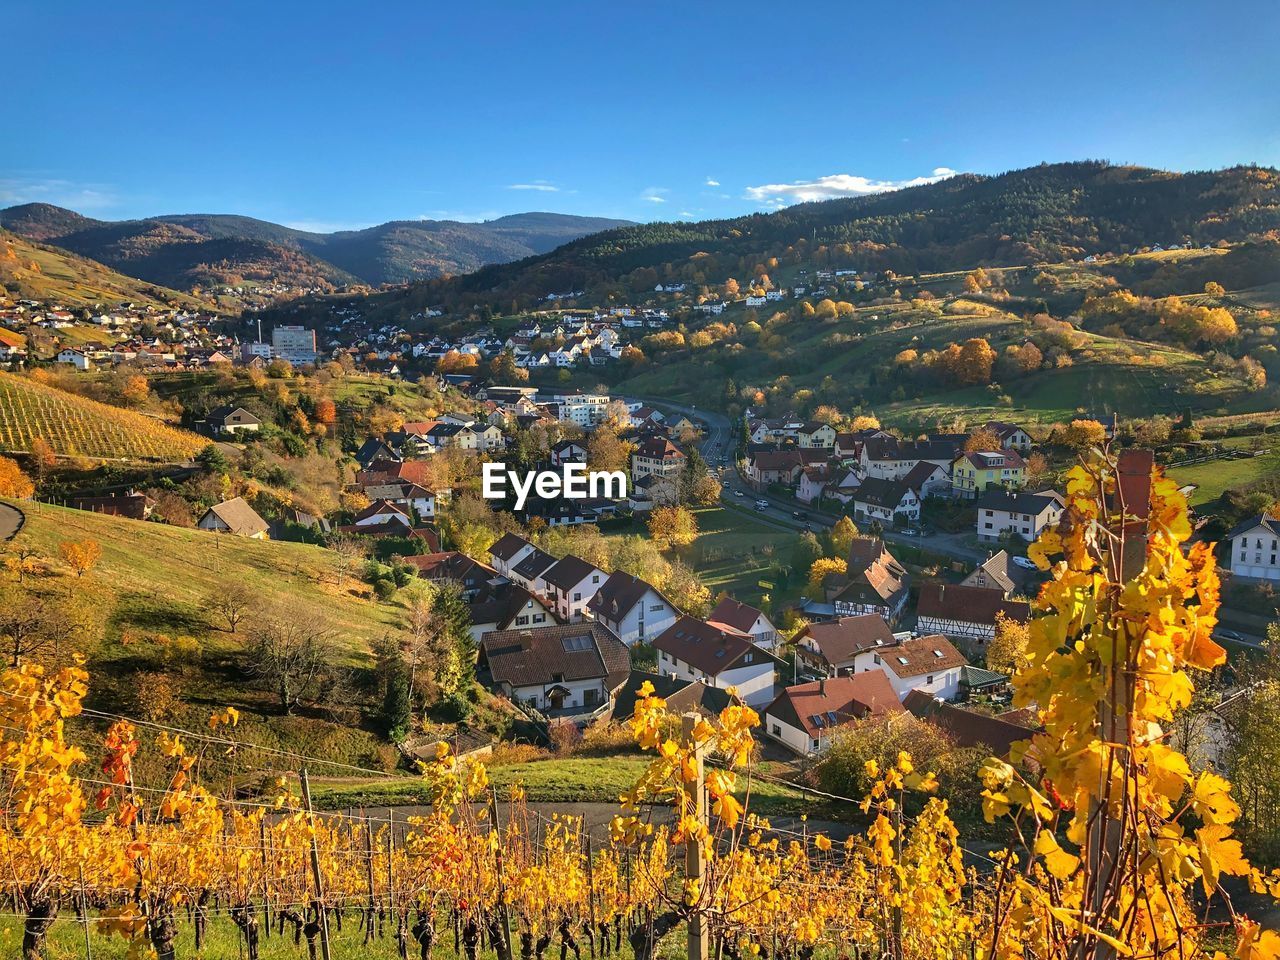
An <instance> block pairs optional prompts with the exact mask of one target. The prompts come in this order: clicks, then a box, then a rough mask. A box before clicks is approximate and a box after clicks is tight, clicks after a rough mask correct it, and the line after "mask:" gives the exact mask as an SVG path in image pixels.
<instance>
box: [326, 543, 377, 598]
mask: <svg viewBox="0 0 1280 960" xmlns="http://www.w3.org/2000/svg"><path fill="white" fill-rule="evenodd" d="M329 549H330V550H332V551H333V552H334V554H335V555H336V556H337V558H338V563H337V567H338V586H342V582H343V580H345V579H346V578H347V577H349V576H351V571H352V570H354V569H355V567H356V566H357V565H358V564H360V563H363V562H364V561H365V560H367V559H369V543H368V541H367V540H365V539H364V537H356V536H351V535H349V534H339V535H338V536H336V537H334V538H333V539H332V540H330V541H329Z"/></svg>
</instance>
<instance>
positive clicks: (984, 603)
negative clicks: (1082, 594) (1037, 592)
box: [916, 583, 1031, 643]
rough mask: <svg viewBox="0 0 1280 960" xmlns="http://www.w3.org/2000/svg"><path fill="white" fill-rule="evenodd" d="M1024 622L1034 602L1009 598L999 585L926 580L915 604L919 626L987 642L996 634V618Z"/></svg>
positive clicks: (966, 638) (917, 626)
mask: <svg viewBox="0 0 1280 960" xmlns="http://www.w3.org/2000/svg"><path fill="white" fill-rule="evenodd" d="M1000 616H1004V617H1005V618H1006V619H1009V620H1014V621H1017V622H1018V623H1025V622H1026V621H1027V620H1028V619H1030V617H1031V605H1030V604H1029V603H1026V602H1025V601H1022V600H1006V599H1005V595H1004V591H1003V590H1002V589H1000V588H999V587H969V586H963V585H961V584H958V583H925V584H921V586H920V600H919V602H918V603H917V604H916V618H917V619H916V629H917V630H920V631H921V632H924V631H930V632H936V633H941V634H944V635H945V636H948V637H955V638H957V639H965V640H976V641H977V642H978V643H985V642H986V641H987V640H990V639H991V638H992V637H994V636H995V635H996V619H997V618H998V617H1000Z"/></svg>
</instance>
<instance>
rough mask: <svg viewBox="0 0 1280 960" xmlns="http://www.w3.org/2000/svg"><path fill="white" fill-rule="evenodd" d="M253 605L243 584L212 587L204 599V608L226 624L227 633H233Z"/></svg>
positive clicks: (251, 595) (248, 591)
mask: <svg viewBox="0 0 1280 960" xmlns="http://www.w3.org/2000/svg"><path fill="white" fill-rule="evenodd" d="M253 603H254V596H253V594H252V593H251V592H250V590H249V588H248V587H246V586H245V585H244V584H243V583H229V584H226V585H225V586H224V585H219V586H216V587H214V588H213V589H212V590H211V591H209V595H208V596H207V597H205V600H204V605H205V608H206V609H207V610H208V611H209V613H211V614H212V615H213V616H215V617H217V618H218V619H219V620H220V621H222V622H224V623H226V625H227V632H228V633H235V632H236V628H237V627H239V626H240V624H241V622H243V620H244V618H245V617H247V616H248V615H249V610H250V609H251V608H252V606H253Z"/></svg>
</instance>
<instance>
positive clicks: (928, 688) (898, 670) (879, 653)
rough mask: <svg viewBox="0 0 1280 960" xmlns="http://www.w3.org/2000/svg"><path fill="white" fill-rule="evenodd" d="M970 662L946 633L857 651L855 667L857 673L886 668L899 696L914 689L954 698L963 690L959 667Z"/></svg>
mask: <svg viewBox="0 0 1280 960" xmlns="http://www.w3.org/2000/svg"><path fill="white" fill-rule="evenodd" d="M921 629H923V627H922V628H921ZM968 662H969V661H967V660H966V659H965V658H964V654H962V653H961V652H960V651H959V650H957V649H956V648H955V647H954V646H952V644H951V641H950V640H948V639H947V638H946V637H944V636H942V635H940V634H930V635H925V636H919V637H907V638H904V639H901V640H898V641H896V642H895V643H894V644H893V645H892V646H888V647H879V648H876V649H874V650H867V651H864V652H862V653H860V654H858V656H857V658H856V660H855V666H854V670H855V672H856V673H863V672H865V671H868V670H872V671H874V670H882V671H884V673H885V675H886V676H887V677H888V678H889V686H891V687H892V688H893V691H894V693H896V694H897V695H898V699H899V700H901V699H903V698H904V697H906V695H907V694H908V693H910V692H911V691H912V690H923V691H925V692H926V693H928V694H929V695H930V696H933V697H941V698H942V699H943V700H954V699H955V698H956V697H957V696H959V694H960V668H961V667H964V666H967V665H968Z"/></svg>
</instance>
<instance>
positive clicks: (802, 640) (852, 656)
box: [793, 613, 894, 677]
mask: <svg viewBox="0 0 1280 960" xmlns="http://www.w3.org/2000/svg"><path fill="white" fill-rule="evenodd" d="M793 643H794V644H795V648H796V657H797V659H798V660H799V661H800V663H801V664H802V665H803V666H804V669H805V670H807V671H811V672H813V673H817V674H819V675H821V676H827V677H835V676H839V675H840V674H843V673H853V672H854V670H855V664H856V662H857V658H858V655H859V654H861V653H866V652H867V651H868V650H874V649H876V648H878V647H886V646H892V644H893V643H894V638H893V631H892V630H890V629H889V624H887V623H886V622H885V620H884V617H882V616H880V615H879V614H877V613H864V614H860V615H858V616H853V617H840V618H839V619H837V620H832V621H828V622H826V623H809V624H806V625H805V626H804V627H802V628H801V630H800V632H799V633H797V634H796V635H795V638H794V640H793Z"/></svg>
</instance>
